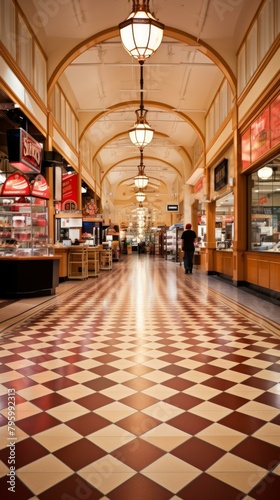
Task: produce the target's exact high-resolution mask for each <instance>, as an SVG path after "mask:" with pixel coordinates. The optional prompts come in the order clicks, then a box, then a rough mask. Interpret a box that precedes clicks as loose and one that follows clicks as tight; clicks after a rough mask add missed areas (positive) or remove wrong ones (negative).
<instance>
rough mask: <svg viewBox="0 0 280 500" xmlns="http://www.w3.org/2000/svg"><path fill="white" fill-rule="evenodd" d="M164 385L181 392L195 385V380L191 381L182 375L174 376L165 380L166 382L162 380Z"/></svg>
mask: <svg viewBox="0 0 280 500" xmlns="http://www.w3.org/2000/svg"><path fill="white" fill-rule="evenodd" d="M162 385H165V386H166V387H170V389H175V390H176V391H179V392H180V391H185V390H186V389H188V388H189V387H192V386H193V385H194V382H190V381H189V380H186V379H184V378H180V377H173V378H171V379H169V380H165V382H162Z"/></svg>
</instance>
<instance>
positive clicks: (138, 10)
mask: <svg viewBox="0 0 280 500" xmlns="http://www.w3.org/2000/svg"><path fill="white" fill-rule="evenodd" d="M149 3H150V1H149V0H133V6H132V12H131V13H130V14H129V16H128V18H127V19H125V21H123V22H122V23H120V24H119V30H120V37H121V41H122V44H123V46H124V48H125V50H126V51H127V52H128V53H129V54H130V55H131V56H132V57H134V58H135V59H138V61H139V62H140V61H142V62H145V60H146V59H147V58H148V57H150V56H151V55H152V54H153V53H154V52H155V51H156V50H157V49H158V48H159V46H160V44H161V41H162V37H163V30H164V24H162V23H161V22H159V21H157V20H156V19H155V18H154V16H153V15H152V14H151V13H150V11H149Z"/></svg>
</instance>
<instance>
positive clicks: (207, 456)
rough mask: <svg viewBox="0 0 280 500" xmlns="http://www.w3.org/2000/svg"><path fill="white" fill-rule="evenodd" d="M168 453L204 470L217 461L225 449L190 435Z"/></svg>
mask: <svg viewBox="0 0 280 500" xmlns="http://www.w3.org/2000/svg"><path fill="white" fill-rule="evenodd" d="M170 453H171V454H172V455H174V456H175V457H177V458H180V459H181V460H183V461H184V462H187V463H188V464H191V465H193V466H194V467H197V468H198V469H201V470H203V471H205V470H207V469H208V468H209V467H211V465H213V464H214V463H215V462H217V460H219V459H220V458H221V457H222V456H223V455H224V454H225V451H224V450H222V449H221V448H218V447H217V446H213V445H212V444H209V443H206V441H202V440H201V439H198V438H196V437H192V438H190V439H188V441H186V442H185V443H183V444H181V445H180V446H178V447H177V448H175V449H174V450H172V451H171V452H170Z"/></svg>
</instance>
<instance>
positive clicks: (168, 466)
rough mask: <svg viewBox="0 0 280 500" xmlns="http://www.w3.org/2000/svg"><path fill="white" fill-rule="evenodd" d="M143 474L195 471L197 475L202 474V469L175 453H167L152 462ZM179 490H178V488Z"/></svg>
mask: <svg viewBox="0 0 280 500" xmlns="http://www.w3.org/2000/svg"><path fill="white" fill-rule="evenodd" d="M141 472H142V474H145V475H146V474H147V473H148V472H149V473H152V472H153V473H156V472H157V473H158V472H164V473H167V474H168V473H169V472H173V473H174V472H179V473H181V474H186V473H194V474H196V475H198V474H201V470H199V469H197V468H196V467H194V466H193V465H191V464H188V463H187V462H185V461H184V460H181V459H180V458H177V457H174V456H173V455H170V454H169V453H167V454H166V455H163V456H162V457H160V458H159V459H158V460H156V461H155V462H152V463H151V464H150V465H148V466H147V467H145V468H144V469H142V471H141ZM176 491H178V490H176Z"/></svg>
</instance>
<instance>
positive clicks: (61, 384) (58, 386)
mask: <svg viewBox="0 0 280 500" xmlns="http://www.w3.org/2000/svg"><path fill="white" fill-rule="evenodd" d="M76 384H77V382H74V380H71V379H70V378H67V377H59V378H56V379H54V380H49V381H48V382H44V383H43V384H42V385H44V386H45V387H47V388H48V389H51V390H52V391H61V390H62V389H67V388H68V387H73V385H76Z"/></svg>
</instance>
